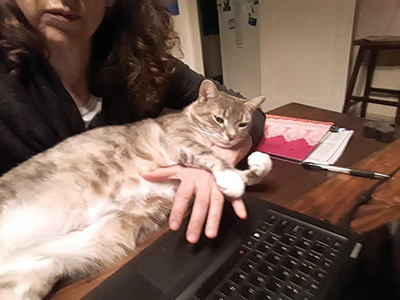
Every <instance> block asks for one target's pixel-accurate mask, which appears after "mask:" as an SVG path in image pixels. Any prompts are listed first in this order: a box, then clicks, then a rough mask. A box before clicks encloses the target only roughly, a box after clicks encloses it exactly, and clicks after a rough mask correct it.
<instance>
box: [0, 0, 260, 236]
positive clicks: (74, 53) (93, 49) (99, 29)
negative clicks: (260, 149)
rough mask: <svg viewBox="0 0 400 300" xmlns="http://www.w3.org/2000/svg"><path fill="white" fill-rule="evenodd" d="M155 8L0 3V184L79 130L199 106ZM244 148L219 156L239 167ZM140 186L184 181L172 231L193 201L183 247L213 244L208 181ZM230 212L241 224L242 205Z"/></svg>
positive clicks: (113, 2)
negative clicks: (203, 239) (204, 238)
mask: <svg viewBox="0 0 400 300" xmlns="http://www.w3.org/2000/svg"><path fill="white" fill-rule="evenodd" d="M161 2H162V1H159V0H30V1H26V0H2V1H1V3H0V157H1V159H0V175H1V174H3V173H5V172H7V171H8V170H9V169H11V168H12V167H14V166H16V165H17V164H18V163H21V162H23V161H24V160H26V159H28V158H29V157H31V156H32V155H34V154H36V153H39V152H41V151H44V150H46V149H47V148H49V147H51V146H53V145H55V144H56V143H58V142H60V141H62V140H64V139H66V138H67V137H69V136H72V135H75V134H78V133H80V132H83V131H84V130H87V129H91V128H94V127H98V126H104V125H110V124H124V123H128V122H134V121H137V120H140V119H142V118H145V117H156V116H157V115H159V114H160V112H161V111H162V110H163V109H164V108H166V107H168V108H174V109H180V108H183V107H184V106H186V105H187V104H189V103H190V102H191V101H194V100H195V99H196V98H197V93H198V88H199V85H200V82H201V81H202V80H203V79H204V78H203V77H202V76H201V75H199V74H196V73H195V72H193V71H192V70H190V69H189V68H188V67H187V66H186V65H184V64H183V63H182V62H180V61H179V60H177V59H175V58H174V57H173V56H171V55H170V50H171V49H172V47H173V46H174V43H173V42H174V41H176V40H177V37H176V34H175V33H174V31H173V28H172V25H171V22H170V16H169V14H168V13H167V11H166V9H165V7H164V6H163V5H162V4H161ZM220 88H221V89H224V88H223V87H220ZM258 117H259V118H260V121H259V122H257V123H258V125H259V126H258V132H256V133H254V134H253V145H254V144H255V141H256V140H257V138H259V137H260V134H261V133H262V128H263V126H262V125H263V116H261V113H259V115H258ZM249 145H251V143H249ZM249 148H250V146H247V147H246V146H245V147H243V148H242V149H237V150H235V151H228V150H223V149H217V151H219V152H220V153H221V155H224V156H225V157H226V158H227V159H230V160H231V161H232V162H234V163H236V162H238V161H239V160H240V159H241V158H243V156H244V155H245V154H246V153H247V152H248V151H249ZM143 177H144V178H145V179H147V180H152V181H162V180H167V179H171V178H177V179H180V180H181V184H180V186H179V188H178V192H177V195H176V199H175V201H174V205H173V208H172V212H171V215H170V219H169V225H170V228H171V229H173V230H176V229H178V228H179V227H180V225H181V222H182V219H183V217H184V215H185V212H186V209H187V207H188V203H189V201H190V199H191V198H192V196H193V195H195V201H194V205H193V209H192V215H191V218H190V222H189V225H188V228H187V240H188V241H189V242H191V243H195V242H197V241H198V239H199V237H200V234H201V231H202V230H203V225H204V224H205V234H206V235H207V236H208V237H209V238H213V237H215V236H216V235H217V233H218V226H219V222H220V218H221V213H222V208H223V202H224V198H223V196H222V194H221V193H220V192H219V191H218V190H217V187H216V184H215V182H214V179H213V177H212V176H211V175H210V174H209V173H208V172H206V171H203V170H197V169H190V168H183V167H180V166H173V167H168V168H163V169H159V170H155V171H153V172H149V173H147V174H143ZM232 205H233V208H234V210H235V212H236V214H237V215H238V216H239V217H240V218H245V217H246V210H245V206H244V203H243V201H242V200H241V199H234V200H232Z"/></svg>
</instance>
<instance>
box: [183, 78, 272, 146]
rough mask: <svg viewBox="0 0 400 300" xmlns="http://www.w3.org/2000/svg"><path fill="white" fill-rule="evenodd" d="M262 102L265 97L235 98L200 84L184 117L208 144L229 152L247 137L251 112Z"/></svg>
mask: <svg viewBox="0 0 400 300" xmlns="http://www.w3.org/2000/svg"><path fill="white" fill-rule="evenodd" d="M264 100H265V97H257V98H253V99H249V100H245V99H240V98H236V97H233V96H230V95H228V94H226V93H223V92H219V91H218V89H217V87H216V86H215V85H214V83H213V82H212V81H210V80H204V81H203V82H202V83H201V86H200V90H199V97H198V99H197V100H196V101H195V102H194V103H193V104H192V105H190V107H189V109H188V113H189V115H190V118H191V120H192V123H193V125H194V126H195V127H196V129H198V130H199V131H201V132H202V133H203V134H204V135H205V136H206V137H207V138H208V139H209V140H210V141H211V143H212V144H215V145H217V146H219V147H222V148H231V147H233V146H235V145H237V144H239V143H240V142H242V141H244V140H245V139H246V138H247V137H248V135H249V132H250V128H251V126H252V115H253V112H254V111H255V110H256V109H257V108H258V107H260V105H261V104H262V103H263V102H264Z"/></svg>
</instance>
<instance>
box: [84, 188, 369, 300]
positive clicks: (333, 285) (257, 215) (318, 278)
mask: <svg viewBox="0 0 400 300" xmlns="http://www.w3.org/2000/svg"><path fill="white" fill-rule="evenodd" d="M243 200H244V201H245V203H246V205H247V209H248V218H247V219H246V220H240V219H239V218H237V217H236V216H235V214H234V212H233V210H232V209H231V207H230V206H229V204H227V205H226V207H225V209H224V214H223V217H222V221H221V228H220V232H219V235H218V237H217V238H216V239H214V240H210V239H207V238H206V237H205V236H203V237H202V238H201V239H200V241H199V242H198V243H197V244H195V245H192V244H189V243H188V242H186V240H185V230H186V227H185V226H182V228H181V229H180V230H179V231H168V232H167V233H165V234H164V235H163V236H162V237H161V238H159V239H158V240H157V241H155V242H154V243H153V244H152V245H150V246H149V247H148V248H146V249H145V250H144V251H142V252H141V253H140V254H139V255H138V256H136V257H135V258H134V259H132V260H131V261H130V262H128V263H127V264H126V265H124V266H123V267H122V268H121V269H119V270H118V271H117V272H116V273H114V274H113V275H112V276H110V277H109V278H108V279H106V280H105V281H104V282H103V283H102V284H100V285H99V286H98V287H96V288H95V289H94V290H92V291H91V292H90V293H89V294H87V295H86V296H85V297H84V298H83V299H85V300H102V299H107V300H109V299H119V300H125V299H126V300H128V299H129V300H135V299H138V300H139V299H140V300H147V299H151V300H154V299H165V300H168V299H178V300H181V299H182V300H183V299H184V300H186V299H197V300H199V299H221V300H222V299H268V300H272V299H276V300H277V299H280V300H290V299H293V300H311V299H318V300H323V299H335V297H337V295H338V293H339V291H340V289H341V287H342V286H343V285H344V284H345V283H346V280H348V279H349V277H350V276H351V274H352V269H354V267H355V263H356V261H357V257H358V255H359V253H360V250H361V248H362V240H361V236H359V235H358V234H356V233H354V232H352V231H350V230H348V229H346V228H343V227H339V226H335V225H333V224H330V223H328V222H325V221H322V220H318V219H315V218H311V217H309V216H307V215H304V214H301V213H298V212H295V211H291V210H289V209H286V208H283V207H281V206H278V205H275V204H272V203H269V202H267V201H265V200H262V199H259V198H256V197H253V196H251V195H248V194H245V195H244V197H243Z"/></svg>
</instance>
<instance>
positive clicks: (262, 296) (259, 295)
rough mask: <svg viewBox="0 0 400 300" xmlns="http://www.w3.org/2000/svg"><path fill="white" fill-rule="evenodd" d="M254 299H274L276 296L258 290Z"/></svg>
mask: <svg viewBox="0 0 400 300" xmlns="http://www.w3.org/2000/svg"><path fill="white" fill-rule="evenodd" d="M253 299H254V300H273V299H274V296H273V295H271V294H268V293H267V291H258V292H256V293H255V294H254V298H253Z"/></svg>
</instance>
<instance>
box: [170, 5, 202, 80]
mask: <svg viewBox="0 0 400 300" xmlns="http://www.w3.org/2000/svg"><path fill="white" fill-rule="evenodd" d="M178 5H179V15H176V16H173V22H174V26H175V30H176V31H177V32H178V34H179V37H180V39H181V50H182V52H183V57H181V55H180V53H179V52H177V51H176V52H175V55H176V56H177V57H179V58H181V59H182V61H183V62H184V63H186V64H187V65H189V66H190V67H191V68H192V69H193V70H194V71H196V72H197V73H200V74H204V66H203V58H202V57H203V53H202V50H201V39H200V27H199V17H198V12H197V1H196V0H179V1H178Z"/></svg>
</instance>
